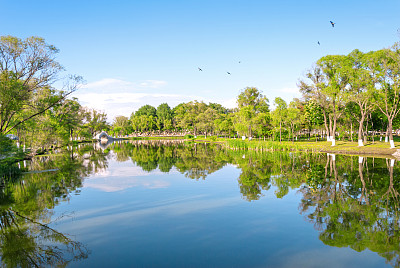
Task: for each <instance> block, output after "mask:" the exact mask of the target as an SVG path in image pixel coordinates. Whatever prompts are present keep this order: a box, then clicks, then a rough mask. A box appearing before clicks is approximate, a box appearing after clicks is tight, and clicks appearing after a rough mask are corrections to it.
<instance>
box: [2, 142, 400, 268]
mask: <svg viewBox="0 0 400 268" xmlns="http://www.w3.org/2000/svg"><path fill="white" fill-rule="evenodd" d="M20 165H21V167H23V166H24V165H25V166H26V169H27V170H28V172H26V173H25V174H23V175H22V176H21V177H19V178H16V179H14V180H13V181H11V182H10V183H9V184H6V185H3V187H2V195H1V216H0V217H1V219H0V223H1V230H2V233H1V235H0V239H1V248H0V253H1V262H2V264H3V266H6V267H34V266H40V267H42V266H62V265H67V266H68V267H396V266H399V264H400V260H399V254H400V221H399V212H400V211H399V204H400V203H399V191H400V177H399V176H400V169H399V163H398V162H397V161H395V160H392V159H381V158H371V157H368V158H366V157H358V156H344V155H330V154H307V153H290V152H262V153H261V152H255V151H233V150H225V149H224V148H223V147H221V146H219V145H213V144H193V143H185V142H183V141H129V142H126V141H123V142H117V143H113V144H110V145H108V146H105V145H100V144H87V145H79V146H78V147H68V148H66V149H65V150H62V151H58V152H57V153H56V154H54V155H49V156H43V157H38V158H35V159H34V160H33V161H32V162H25V163H21V164H20Z"/></svg>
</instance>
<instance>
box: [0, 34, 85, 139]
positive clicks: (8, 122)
mask: <svg viewBox="0 0 400 268" xmlns="http://www.w3.org/2000/svg"><path fill="white" fill-rule="evenodd" d="M58 52H59V51H58V49H57V48H55V47H54V46H53V45H49V44H47V43H46V42H45V40H44V39H43V38H40V37H29V38H26V39H25V40H22V39H20V38H17V37H13V36H1V37H0V133H8V132H10V131H11V130H13V129H14V128H16V127H17V126H18V125H20V124H22V123H23V122H25V121H27V120H29V119H31V118H33V117H35V116H37V115H39V114H42V113H44V112H45V111H47V110H48V109H50V108H51V107H54V106H55V105H56V104H57V103H59V102H61V101H62V100H63V99H65V98H66V97H67V96H68V95H69V94H71V93H72V92H73V91H75V90H76V89H77V87H78V85H79V83H81V78H80V77H77V76H71V77H70V79H69V81H68V82H67V83H66V84H65V87H64V88H63V90H55V89H53V92H54V94H53V95H52V96H51V98H50V99H48V100H49V101H47V104H46V105H45V106H41V105H42V104H43V103H38V94H39V93H40V92H41V91H42V90H43V89H45V90H46V89H48V88H51V85H52V84H53V83H54V82H55V81H56V80H58V74H59V73H60V72H61V71H63V68H62V66H61V65H60V64H59V63H58V62H57V61H56V60H55V55H56V54H57V53H58Z"/></svg>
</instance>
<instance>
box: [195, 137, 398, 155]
mask: <svg viewBox="0 0 400 268" xmlns="http://www.w3.org/2000/svg"><path fill="white" fill-rule="evenodd" d="M194 141H195V142H218V143H221V144H224V145H225V146H226V147H228V148H229V149H232V150H256V151H309V152H323V153H334V154H351V155H374V156H382V157H388V156H391V155H392V154H393V153H395V152H396V151H397V149H400V143H399V141H397V142H398V143H397V144H396V140H395V145H396V148H395V149H390V145H389V143H388V142H387V143H385V142H383V141H374V142H372V141H368V142H366V143H365V144H364V146H361V147H360V146H358V143H357V142H350V141H336V146H332V143H331V142H328V141H317V142H316V141H306V140H304V141H295V142H292V141H282V142H279V141H263V140H252V141H249V140H244V141H243V140H240V139H222V138H218V139H216V138H215V137H210V138H209V137H207V138H204V137H200V138H198V139H194Z"/></svg>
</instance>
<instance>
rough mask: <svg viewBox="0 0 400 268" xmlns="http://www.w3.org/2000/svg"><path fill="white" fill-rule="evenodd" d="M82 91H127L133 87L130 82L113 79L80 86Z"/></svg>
mask: <svg viewBox="0 0 400 268" xmlns="http://www.w3.org/2000/svg"><path fill="white" fill-rule="evenodd" d="M81 88H82V90H85V89H94V90H97V91H115V90H119V91H120V90H129V89H134V88H135V85H134V83H132V82H128V81H124V80H119V79H114V78H104V79H101V80H99V81H95V82H91V83H88V84H85V85H82V87H81Z"/></svg>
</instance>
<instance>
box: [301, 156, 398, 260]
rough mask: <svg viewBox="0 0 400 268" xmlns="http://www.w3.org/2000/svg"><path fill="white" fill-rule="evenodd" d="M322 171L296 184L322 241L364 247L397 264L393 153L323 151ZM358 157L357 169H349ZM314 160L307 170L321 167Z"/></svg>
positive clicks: (344, 245) (332, 244)
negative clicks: (358, 154) (387, 155)
mask: <svg viewBox="0 0 400 268" xmlns="http://www.w3.org/2000/svg"><path fill="white" fill-rule="evenodd" d="M327 159H328V161H327V163H326V165H325V167H324V169H325V174H324V176H323V177H322V178H321V177H319V176H318V177H310V181H311V182H313V184H310V183H309V184H306V185H304V186H303V187H302V188H301V190H300V191H301V192H302V193H303V198H302V203H301V205H300V210H301V213H303V214H304V215H306V216H307V218H308V219H309V220H310V221H311V222H312V223H314V226H315V227H316V228H317V229H318V230H319V231H320V236H319V237H320V239H321V241H323V242H324V243H325V244H327V245H330V246H336V247H350V248H352V249H354V250H356V251H359V252H360V251H363V250H365V249H369V250H371V251H374V252H376V253H378V254H379V255H380V256H382V257H384V258H385V259H386V260H387V262H389V263H390V264H391V265H393V266H395V267H399V266H400V260H399V254H400V248H399V243H400V228H399V223H400V221H399V206H398V196H399V181H398V179H397V180H395V179H394V174H395V171H396V174H398V172H399V169H398V168H396V169H395V163H394V162H395V161H394V160H393V159H386V160H384V159H370V158H369V159H368V158H363V157H359V158H355V157H339V159H340V160H341V161H338V160H336V159H335V157H334V156H332V155H328V157H327ZM349 159H350V160H351V161H352V165H351V166H357V165H356V164H354V162H355V161H357V160H358V168H357V169H349V163H348V161H349ZM320 165H321V164H318V163H313V165H310V167H309V171H310V172H312V170H313V169H316V170H320V169H321V166H320Z"/></svg>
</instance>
